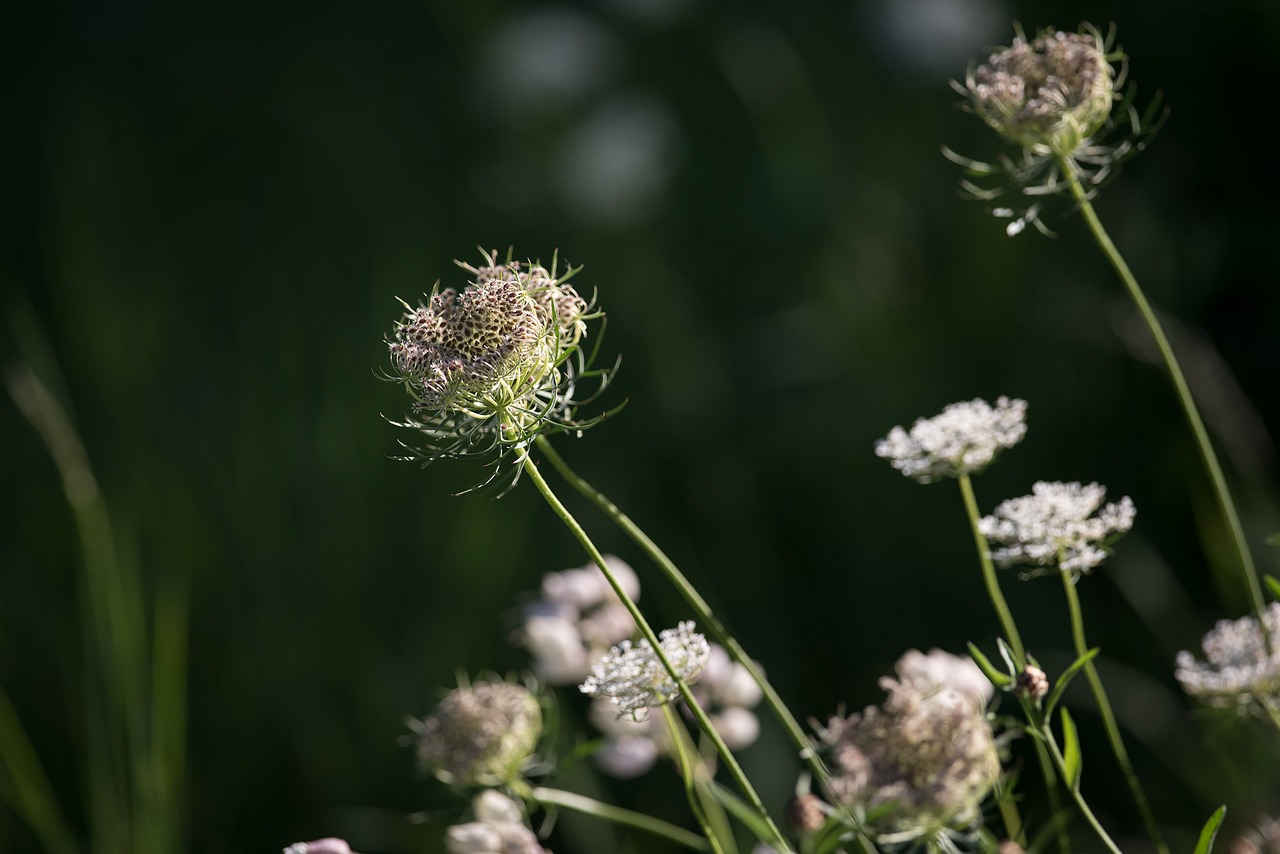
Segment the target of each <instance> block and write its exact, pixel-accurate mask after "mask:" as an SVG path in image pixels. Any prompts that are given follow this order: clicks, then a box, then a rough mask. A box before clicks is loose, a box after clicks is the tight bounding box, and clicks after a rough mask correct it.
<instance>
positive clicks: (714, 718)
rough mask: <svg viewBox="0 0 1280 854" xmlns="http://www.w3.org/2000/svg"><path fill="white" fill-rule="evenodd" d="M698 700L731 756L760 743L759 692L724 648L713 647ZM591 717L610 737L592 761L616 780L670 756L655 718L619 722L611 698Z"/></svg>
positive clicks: (663, 729) (620, 718)
mask: <svg viewBox="0 0 1280 854" xmlns="http://www.w3.org/2000/svg"><path fill="white" fill-rule="evenodd" d="M756 666H757V667H759V665H758V664H757V665H756ZM693 694H694V697H695V698H696V699H697V700H698V703H699V704H700V705H701V706H702V708H703V709H705V710H706V712H707V717H708V718H710V720H711V725H712V726H714V727H715V730H716V732H717V733H718V734H719V735H720V737H721V738H722V739H723V740H724V743H725V745H727V746H728V748H729V749H730V750H741V749H742V748H744V747H748V746H749V745H751V744H753V743H754V742H755V740H756V738H758V737H759V735H760V720H759V718H757V717H756V714H755V712H753V711H752V709H754V708H755V707H756V706H757V705H759V703H760V700H761V696H762V695H761V691H760V686H759V685H758V684H757V683H756V681H755V679H753V678H752V676H751V674H750V672H749V671H748V670H747V668H745V667H743V666H742V665H741V664H739V663H738V662H736V661H734V660H733V659H731V658H730V657H729V653H728V652H726V651H725V649H724V647H722V646H720V645H719V644H715V643H713V644H710V652H709V653H708V655H707V664H706V666H705V667H704V668H703V669H702V675H701V676H700V677H699V678H698V684H697V685H695V686H694V687H693ZM589 714H590V719H591V723H592V724H593V725H594V726H595V727H596V729H598V730H600V732H601V733H603V734H604V737H605V738H604V744H603V745H602V746H601V747H600V749H599V750H597V751H596V752H595V754H593V756H592V758H593V759H594V760H595V762H596V764H597V765H599V766H600V768H601V769H602V770H603V771H604V772H605V773H607V774H609V775H611V776H614V777H620V778H623V779H629V778H631V777H638V776H639V775H641V774H643V773H645V772H646V771H648V770H649V769H650V768H652V767H653V764H654V763H655V762H656V761H657V759H658V757H659V756H661V755H663V754H664V753H666V752H667V748H668V739H667V731H666V727H664V726H663V725H662V722H661V721H660V720H657V719H656V718H654V717H652V716H646V717H642V718H635V717H632V716H628V715H623V716H619V715H618V710H617V708H616V707H615V706H614V704H613V703H612V702H611V701H610V700H608V699H607V698H598V699H596V700H595V701H594V702H592V704H591V709H590V713H589Z"/></svg>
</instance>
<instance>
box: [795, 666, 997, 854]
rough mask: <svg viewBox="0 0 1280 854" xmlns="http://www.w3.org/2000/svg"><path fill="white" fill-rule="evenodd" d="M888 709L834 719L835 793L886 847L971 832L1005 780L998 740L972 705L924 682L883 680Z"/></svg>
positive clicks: (826, 738) (826, 734) (829, 741)
mask: <svg viewBox="0 0 1280 854" xmlns="http://www.w3.org/2000/svg"><path fill="white" fill-rule="evenodd" d="M880 684H881V686H882V687H883V688H884V689H885V690H886V691H888V692H889V697H888V699H886V700H885V702H884V703H883V705H881V706H879V707H876V706H871V707H868V708H867V709H865V710H864V711H863V712H862V714H854V715H850V716H849V717H847V718H839V717H836V718H832V719H831V721H830V723H829V724H828V725H827V728H826V729H825V730H823V731H822V732H821V733H820V736H821V738H822V741H823V743H824V744H825V745H826V746H827V747H828V748H829V751H830V755H831V760H832V764H833V770H834V771H835V775H834V776H833V777H832V778H831V781H830V790H831V792H832V793H833V795H834V796H835V797H836V798H837V800H838V801H839V802H840V803H841V804H842V805H844V806H847V807H849V808H851V809H853V810H854V811H855V813H856V814H858V815H859V817H860V819H861V820H862V821H863V822H864V823H866V825H867V826H868V827H869V828H870V829H872V830H873V831H874V832H875V834H876V838H877V841H878V842H880V843H883V844H893V843H900V842H907V841H911V840H916V839H926V840H929V839H935V840H936V839H942V838H945V837H946V836H947V835H948V834H949V833H950V832H952V831H959V830H966V829H969V828H971V827H972V826H973V825H974V824H975V823H976V822H978V821H979V820H980V818H981V814H982V810H981V805H982V801H983V800H984V799H985V798H986V796H987V794H988V793H989V792H990V791H991V789H992V787H993V786H994V785H995V782H996V779H997V778H998V777H999V775H1000V756H999V752H998V750H997V747H996V740H995V734H994V732H993V731H992V728H991V724H990V722H989V721H988V720H987V717H986V715H985V713H984V712H983V710H982V709H980V708H978V707H977V706H975V704H974V702H973V699H972V698H971V697H970V696H967V695H965V694H963V693H961V692H960V691H957V690H955V689H953V688H947V687H941V686H938V685H929V684H927V683H925V682H923V681H902V682H898V681H895V680H892V679H888V678H886V679H882V680H881V682H880Z"/></svg>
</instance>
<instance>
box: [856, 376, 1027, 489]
mask: <svg viewBox="0 0 1280 854" xmlns="http://www.w3.org/2000/svg"><path fill="white" fill-rule="evenodd" d="M1026 417H1027V402H1026V401H1025V400H1016V399H1015V400H1011V399H1009V398H1007V397H1001V398H998V399H997V400H996V405H995V407H994V408H993V407H992V406H991V405H990V404H989V403H987V402H986V401H985V400H981V399H974V400H970V401H966V402H962V403H953V404H951V405H950V406H948V407H946V408H945V409H943V410H942V412H941V413H940V414H938V415H935V416H934V417H933V418H921V419H918V420H917V421H916V423H915V424H913V425H912V427H911V431H910V432H908V431H907V430H905V429H903V428H902V427H894V428H893V429H892V430H890V431H889V435H888V436H886V437H885V438H883V439H881V440H879V441H878V442H876V455H877V456H880V457H884V458H886V459H887V460H889V464H890V465H892V466H893V467H894V468H896V469H897V470H898V471H900V472H902V473H903V474H904V475H906V476H907V477H911V478H914V479H916V480H918V481H919V482H921V483H929V482H931V481H934V480H937V479H938V478H942V477H958V476H960V475H962V474H972V473H974V472H978V471H981V470H982V469H984V468H986V467H987V466H988V465H990V464H991V462H992V460H994V459H995V458H996V455H997V454H999V453H1000V451H1002V450H1004V449H1006V448H1011V447H1013V446H1014V445H1016V444H1018V442H1020V441H1022V437H1023V436H1025V435H1026V433H1027V425H1026Z"/></svg>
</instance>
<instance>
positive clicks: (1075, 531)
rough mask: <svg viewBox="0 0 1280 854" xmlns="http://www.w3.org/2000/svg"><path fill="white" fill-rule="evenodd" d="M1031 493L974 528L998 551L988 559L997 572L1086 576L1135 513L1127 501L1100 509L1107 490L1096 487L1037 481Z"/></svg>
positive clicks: (998, 509)
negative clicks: (1014, 569)
mask: <svg viewBox="0 0 1280 854" xmlns="http://www.w3.org/2000/svg"><path fill="white" fill-rule="evenodd" d="M1031 492H1032V494H1031V495H1024V496H1022V497H1021V498H1011V499H1009V500H1008V501H1004V502H1002V503H1001V504H1000V505H999V506H997V507H996V509H995V512H994V513H993V514H992V515H990V516H986V517H983V518H982V519H981V520H979V522H978V528H979V530H981V531H982V534H983V536H985V537H986V538H987V540H989V541H990V542H991V543H992V544H994V545H998V546H999V548H996V549H993V550H992V552H991V558H992V560H994V561H995V562H996V563H998V564H1000V565H1001V566H1009V565H1011V564H1015V563H1029V564H1031V565H1033V566H1036V567H1054V566H1056V567H1057V568H1058V569H1060V570H1062V571H1063V572H1071V573H1087V572H1089V571H1090V570H1092V569H1093V568H1094V567H1095V566H1097V565H1098V564H1100V563H1102V562H1103V561H1104V560H1106V558H1107V555H1108V554H1109V551H1108V549H1107V548H1106V546H1107V544H1108V543H1110V542H1111V541H1112V540H1114V539H1115V538H1116V537H1117V536H1119V535H1120V534H1123V533H1124V532H1125V531H1128V530H1129V529H1130V528H1132V527H1133V517H1134V514H1135V512H1136V511H1135V510H1134V507H1133V502H1132V501H1130V500H1129V498H1128V496H1126V497H1124V498H1121V499H1120V500H1119V501H1117V502H1115V503H1112V504H1107V505H1105V506H1103V504H1102V502H1103V499H1105V498H1106V495H1107V490H1106V488H1105V487H1103V486H1099V485H1098V484H1096V483H1091V484H1088V485H1087V486H1084V485H1081V484H1079V483H1049V482H1045V481H1040V482H1039V483H1036V484H1034V485H1033V486H1032V487H1031ZM1099 508H1101V509H1099ZM1095 511H1097V515H1094V512H1095ZM1033 574H1034V573H1033Z"/></svg>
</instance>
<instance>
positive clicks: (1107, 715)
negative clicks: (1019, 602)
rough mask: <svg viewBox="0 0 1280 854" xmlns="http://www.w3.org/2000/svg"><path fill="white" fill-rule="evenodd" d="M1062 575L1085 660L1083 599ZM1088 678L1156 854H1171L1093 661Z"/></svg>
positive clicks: (1079, 653)
mask: <svg viewBox="0 0 1280 854" xmlns="http://www.w3.org/2000/svg"><path fill="white" fill-rule="evenodd" d="M1058 574H1059V575H1061V576H1062V589H1063V590H1064V591H1066V594H1067V609H1068V611H1070V613H1071V637H1072V639H1073V640H1074V641H1075V647H1076V655H1077V656H1084V655H1086V654H1087V653H1088V652H1089V645H1088V644H1087V643H1086V642H1085V637H1084V616H1083V614H1082V613H1081V610H1080V596H1079V594H1077V593H1076V584H1075V580H1074V579H1073V577H1072V574H1071V573H1069V572H1059V573H1058ZM1084 674H1085V677H1086V678H1087V679H1088V680H1089V687H1090V688H1092V689H1093V696H1094V699H1095V700H1096V701H1097V703H1098V711H1099V712H1100V713H1101V714H1102V723H1103V725H1104V726H1105V727H1106V730H1107V739H1108V740H1109V741H1110V742H1111V752H1112V753H1114V754H1115V756H1116V761H1117V762H1119V763H1120V770H1121V771H1122V772H1123V773H1124V777H1125V781H1126V782H1127V783H1128V784H1129V791H1130V792H1132V793H1133V799H1134V801H1135V802H1136V803H1137V804H1138V812H1140V813H1142V821H1143V823H1144V824H1145V825H1146V826H1147V833H1148V834H1150V836H1151V839H1152V841H1154V842H1155V844H1156V850H1157V851H1159V852H1160V854H1169V846H1168V845H1166V844H1165V841H1164V837H1163V836H1162V835H1161V833H1160V826H1159V825H1158V824H1156V819H1155V816H1154V815H1153V814H1152V812H1151V805H1150V804H1149V803H1147V795H1146V793H1145V792H1143V790H1142V784H1141V783H1140V782H1138V775H1137V774H1135V773H1134V771H1133V764H1132V763H1131V762H1130V761H1129V752H1128V751H1127V750H1126V749H1125V746H1124V740H1123V739H1122V738H1121V737H1120V727H1119V726H1118V725H1117V724H1116V716H1115V713H1114V712H1112V710H1111V701H1110V700H1109V699H1107V691H1106V689H1105V688H1104V687H1103V686H1102V678H1101V677H1100V676H1098V668H1097V667H1095V666H1094V663H1093V659H1089V660H1088V661H1086V662H1085V664H1084Z"/></svg>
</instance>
